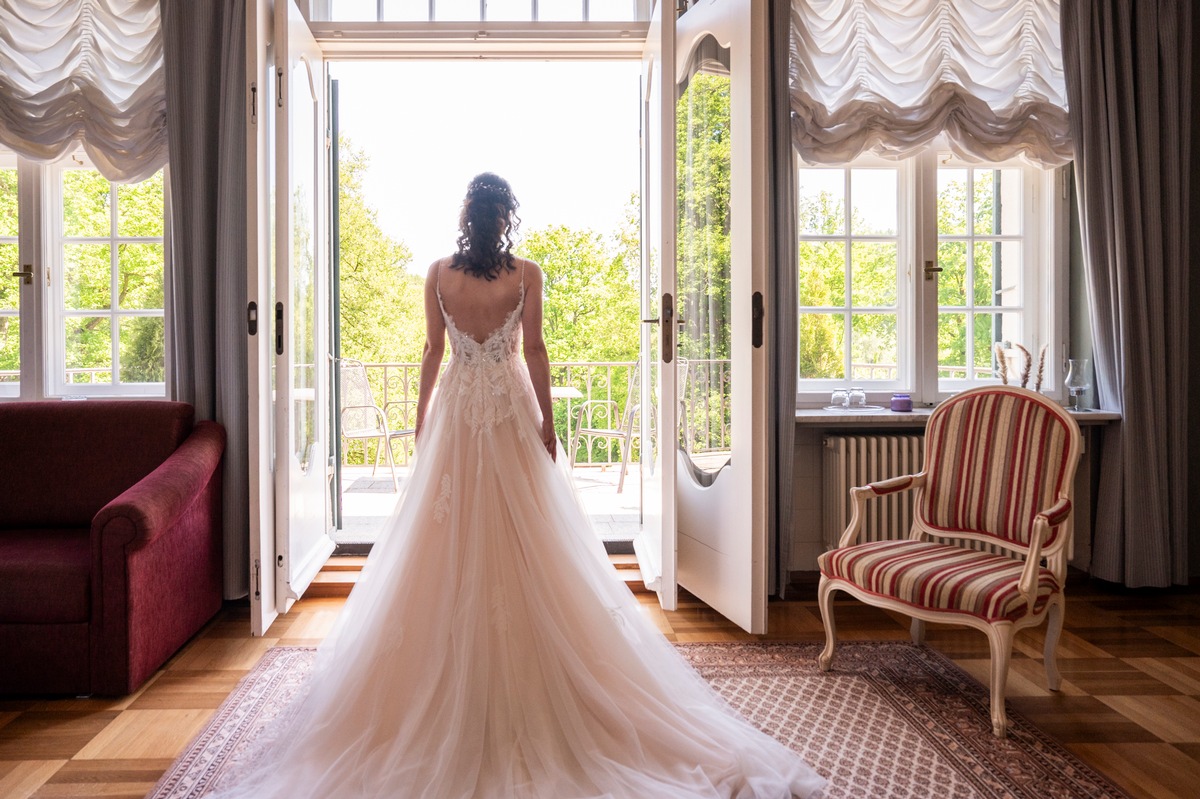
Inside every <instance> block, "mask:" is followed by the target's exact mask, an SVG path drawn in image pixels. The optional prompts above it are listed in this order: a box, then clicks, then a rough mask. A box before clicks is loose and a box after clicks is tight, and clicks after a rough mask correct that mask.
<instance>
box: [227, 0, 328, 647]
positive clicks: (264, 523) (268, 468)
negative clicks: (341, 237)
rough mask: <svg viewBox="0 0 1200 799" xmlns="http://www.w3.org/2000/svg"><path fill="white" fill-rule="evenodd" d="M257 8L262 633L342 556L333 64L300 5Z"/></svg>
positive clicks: (256, 504)
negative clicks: (332, 354) (333, 279)
mask: <svg viewBox="0 0 1200 799" xmlns="http://www.w3.org/2000/svg"><path fill="white" fill-rule="evenodd" d="M258 5H259V4H256V3H251V4H248V9H247V31H248V36H247V57H248V61H249V64H250V67H251V68H250V69H249V70H248V75H250V79H249V80H250V87H249V89H250V99H251V102H252V103H253V104H254V105H253V111H252V115H251V124H250V127H249V133H248V141H247V147H248V165H249V167H250V169H249V170H248V171H249V173H250V174H249V179H248V184H249V186H248V191H249V197H248V205H249V209H250V234H249V236H248V239H249V242H250V244H249V246H250V253H249V256H250V263H251V264H252V265H253V266H252V268H251V269H249V270H248V272H249V286H248V288H249V296H250V301H251V308H250V309H248V313H249V317H250V318H249V319H248V323H249V325H250V333H251V335H250V336H249V339H248V341H249V345H248V358H249V363H250V394H251V396H250V416H251V419H250V485H251V514H250V516H251V546H250V560H251V563H250V567H251V591H250V595H251V609H252V613H251V626H252V630H253V631H254V632H255V633H256V634H262V633H263V632H265V631H266V629H267V627H269V626H270V624H271V622H272V621H273V620H274V618H275V617H276V616H277V615H278V614H279V613H284V612H286V611H287V609H288V607H289V606H290V605H291V603H292V602H294V601H295V600H296V599H299V598H300V596H301V594H303V592H304V589H305V588H307V587H308V585H309V584H310V583H311V582H312V580H313V578H314V577H315V576H316V574H317V572H318V571H320V569H321V566H322V565H323V564H324V562H325V560H326V559H327V558H328V557H329V555H330V554H331V553H332V552H333V547H334V544H333V539H332V538H331V537H330V535H329V532H330V515H329V506H328V497H329V493H328V481H329V455H328V453H329V443H328V442H329V435H330V431H329V371H330V370H329V310H328V308H329V273H330V268H329V253H328V246H327V239H326V237H327V230H328V197H327V195H328V191H329V182H328V154H327V152H328V151H327V144H326V143H327V119H326V115H325V97H324V94H325V86H326V81H325V66H324V59H323V57H322V54H321V50H320V48H319V47H318V46H317V43H316V41H315V40H314V39H313V37H312V34H311V33H310V32H309V29H308V25H307V23H306V22H305V21H304V18H303V17H302V16H301V14H300V12H299V10H298V9H297V8H296V6H295V4H294V3H293V2H292V1H291V0H284V1H283V2H278V3H276V4H275V6H274V8H273V11H271V10H264V9H263V8H259V7H257V6H258Z"/></svg>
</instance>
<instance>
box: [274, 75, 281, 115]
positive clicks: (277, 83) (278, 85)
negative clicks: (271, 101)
mask: <svg viewBox="0 0 1200 799" xmlns="http://www.w3.org/2000/svg"><path fill="white" fill-rule="evenodd" d="M275 105H276V106H278V107H279V108H283V70H282V69H276V70H275Z"/></svg>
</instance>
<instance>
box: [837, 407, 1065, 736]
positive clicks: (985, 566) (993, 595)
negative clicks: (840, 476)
mask: <svg viewBox="0 0 1200 799" xmlns="http://www.w3.org/2000/svg"><path fill="white" fill-rule="evenodd" d="M1079 452H1080V436H1079V426H1078V425H1077V424H1076V423H1075V420H1074V419H1072V418H1071V417H1070V415H1069V414H1068V413H1067V412H1066V411H1065V410H1063V409H1062V408H1061V407H1060V406H1059V405H1058V404H1057V403H1055V402H1052V401H1050V400H1048V399H1046V398H1045V397H1043V396H1041V395H1040V394H1035V393H1034V392H1032V391H1028V390H1026V389H1023V388H1013V387H1009V386H985V387H982V388H976V389H971V390H968V391H964V392H962V393H960V394H958V395H956V396H954V397H953V398H951V399H949V400H946V401H945V402H943V403H942V404H941V405H939V406H938V407H937V409H936V410H934V412H933V413H932V414H931V415H930V417H929V423H928V426H927V427H926V431H925V464H924V467H923V469H922V471H921V472H920V473H918V474H913V475H904V476H901V477H894V478H891V479H889V480H882V481H880V482H877V483H872V484H871V485H868V486H864V487H861V488H853V489H851V490H850V496H851V498H852V499H853V501H854V513H853V516H852V517H851V519H850V524H849V526H847V527H846V531H845V532H844V533H842V538H841V541H840V542H839V544H838V547H837V548H836V549H833V550H830V551H829V552H826V553H824V554H823V555H821V556H820V557H819V558H818V559H817V563H818V565H819V566H820V568H821V582H820V586H819V587H818V589H817V599H818V603H819V605H820V607H821V620H822V622H823V623H824V625H825V649H824V651H823V652H821V655H820V658H819V664H820V667H821V669H822V670H825V671H828V670H829V668H830V666H831V664H832V661H833V653H834V647H835V646H836V644H837V633H836V629H835V627H834V623H833V593H834V592H835V591H845V592H846V593H848V594H850V595H851V596H853V597H855V598H857V599H858V600H860V601H862V602H865V603H866V604H868V605H874V606H877V607H881V608H886V609H889V610H894V611H898V612H900V613H903V614H905V615H906V616H909V617H911V618H912V638H913V641H914V643H921V640H922V638H923V637H924V632H925V622H927V621H932V622H941V623H944V624H964V625H967V626H969V627H974V628H975V629H977V630H982V631H983V632H984V633H985V634H986V635H987V638H988V643H989V645H990V649H991V680H990V682H991V720H992V732H993V734H994V735H995V736H996V737H997V738H1003V737H1004V736H1005V734H1006V733H1007V729H1008V716H1007V714H1006V713H1005V710H1004V690H1005V685H1006V683H1007V680H1008V663H1009V660H1010V658H1011V656H1012V646H1013V637H1014V635H1015V634H1016V633H1017V631H1019V630H1022V629H1024V628H1026V627H1036V626H1038V625H1040V624H1041V623H1042V622H1043V621H1044V622H1046V634H1045V647H1044V651H1043V655H1044V661H1045V668H1046V682H1047V683H1048V687H1049V688H1050V690H1052V691H1057V690H1058V687H1059V684H1060V680H1061V678H1060V677H1059V673H1058V667H1057V664H1056V663H1055V650H1056V648H1057V646H1058V638H1059V635H1060V634H1061V633H1062V628H1063V608H1064V603H1065V600H1064V599H1063V588H1064V587H1065V585H1066V578H1067V559H1068V557H1069V556H1070V546H1071V526H1070V524H1069V520H1070V516H1071V488H1072V483H1073V480H1074V475H1075V466H1076V464H1077V462H1078V460H1079ZM899 491H915V492H916V497H915V499H914V513H913V523H912V529H911V530H909V531H901V530H897V531H895V533H897V534H898V535H897V536H896V537H895V538H893V539H888V540H882V541H859V540H858V539H859V538H860V536H861V532H862V526H863V524H862V523H863V519H864V517H865V515H866V503H867V500H868V499H871V498H874V497H881V496H885V495H887V494H893V493H896V492H899ZM905 533H907V535H905Z"/></svg>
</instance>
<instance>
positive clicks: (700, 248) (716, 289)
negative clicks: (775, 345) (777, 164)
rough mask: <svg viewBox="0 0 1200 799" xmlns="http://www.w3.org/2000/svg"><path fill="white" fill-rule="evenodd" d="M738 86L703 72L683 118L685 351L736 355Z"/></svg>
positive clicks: (698, 356)
mask: <svg viewBox="0 0 1200 799" xmlns="http://www.w3.org/2000/svg"><path fill="white" fill-rule="evenodd" d="M729 91H730V81H729V77H728V76H727V75H709V74H705V73H697V74H695V75H693V76H692V77H691V79H690V80H689V82H688V87H687V90H686V91H685V92H684V93H683V95H682V96H681V97H680V99H679V102H678V105H677V113H676V117H675V119H676V144H677V149H676V154H677V158H676V187H677V193H676V198H677V200H676V201H677V220H678V238H677V257H678V271H677V285H676V293H677V296H678V297H679V314H680V316H681V318H682V319H683V320H684V323H683V325H682V326H681V328H680V331H679V345H678V352H679V356H680V357H681V358H688V359H693V360H709V359H726V358H728V357H729V355H730V276H731V258H732V253H731V249H730V246H731V245H730V235H729V234H730V209H729V203H730V197H731V192H730V168H731V164H732V161H731V154H730V153H731V151H730V146H731V144H732V139H731V136H730V119H729V111H730V96H729Z"/></svg>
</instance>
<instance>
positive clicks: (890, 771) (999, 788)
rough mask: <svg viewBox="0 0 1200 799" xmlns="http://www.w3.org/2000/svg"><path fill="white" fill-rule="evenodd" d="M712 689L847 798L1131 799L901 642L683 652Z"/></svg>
mask: <svg viewBox="0 0 1200 799" xmlns="http://www.w3.org/2000/svg"><path fill="white" fill-rule="evenodd" d="M678 648H679V651H680V652H681V653H682V654H683V656H684V657H685V658H687V659H688V660H689V661H691V663H692V664H693V665H694V666H695V667H696V669H697V670H698V671H699V672H700V673H701V674H702V675H704V677H705V679H707V680H708V681H709V682H710V683H711V684H712V685H713V687H714V688H716V690H717V691H718V692H720V694H721V695H722V696H724V697H725V698H726V699H727V700H728V701H729V703H730V704H731V705H733V706H734V707H735V708H737V709H738V710H739V711H740V712H741V713H742V714H744V715H745V716H746V717H747V718H748V719H750V720H751V721H753V722H754V723H755V724H756V725H757V726H758V727H760V728H761V729H763V730H765V731H766V732H768V733H770V734H771V735H774V736H775V737H776V738H778V739H779V740H780V741H783V742H784V743H786V744H787V745H788V746H790V747H792V748H793V749H795V750H796V751H797V752H799V753H800V754H801V755H803V756H804V758H805V759H806V760H807V761H808V762H809V763H811V764H812V765H813V766H814V767H815V768H816V769H817V771H819V772H820V773H821V774H822V775H824V776H825V777H827V778H828V779H829V786H828V787H827V788H826V790H825V794H824V796H825V797H826V798H827V799H835V797H836V798H840V797H871V798H872V799H873V798H874V797H897V798H899V797H905V798H911V799H928V797H933V796H937V797H964V798H965V797H1014V799H1022V798H1023V797H1028V798H1029V799H1045V798H1046V797H1094V798H1095V799H1099V798H1100V797H1127V794H1125V793H1124V792H1123V791H1122V790H1121V789H1120V788H1118V787H1117V786H1116V785H1114V784H1113V783H1112V782H1110V781H1109V780H1108V779H1107V778H1105V777H1104V776H1102V775H1101V774H1099V773H1097V772H1096V771H1095V770H1094V769H1092V768H1090V767H1089V766H1087V765H1085V764H1084V763H1083V762H1081V761H1080V760H1079V759H1078V758H1076V757H1075V756H1074V755H1072V754H1071V753H1070V752H1068V751H1067V750H1066V749H1065V748H1063V747H1062V746H1061V745H1059V744H1058V743H1056V742H1055V741H1054V740H1052V739H1051V738H1049V737H1048V736H1047V735H1045V734H1043V733H1042V732H1040V731H1038V730H1037V729H1036V728H1035V727H1034V726H1033V725H1032V724H1030V723H1029V722H1028V721H1026V720H1025V719H1024V718H1022V717H1021V716H1020V715H1018V714H1016V713H1014V712H1012V711H1010V712H1009V737H1008V738H1007V739H1006V740H1003V741H1001V740H997V739H996V738H995V737H993V736H992V733H991V721H990V717H989V715H988V694H987V689H986V688H985V687H983V686H982V685H980V684H979V683H978V682H976V681H975V679H974V678H972V677H971V676H970V675H968V674H967V673H966V672H964V671H962V670H961V669H960V668H958V666H956V665H955V664H954V663H953V662H951V661H950V660H948V659H947V658H945V657H944V656H942V655H940V654H938V653H937V652H934V651H933V650H931V649H927V648H924V647H916V646H911V645H908V644H898V643H862V642H845V643H842V644H839V646H838V651H837V657H836V659H835V661H834V670H833V671H831V672H828V673H822V672H821V671H819V670H818V669H817V666H816V656H817V652H818V651H820V646H819V645H817V644H772V643H748V644H744V643H735V644H679V645H678ZM314 652H315V650H314V649H311V648H300V647H276V648H273V649H271V650H270V651H268V652H267V654H266V655H265V656H264V657H263V659H262V661H261V662H260V663H259V664H258V666H256V667H255V668H254V670H253V671H251V672H250V674H248V675H247V676H246V678H245V679H244V680H242V682H241V683H240V684H239V685H238V687H237V688H236V689H235V690H234V692H233V693H232V694H230V696H229V698H228V699H227V700H226V701H225V703H224V704H223V705H222V706H221V707H220V708H219V709H218V710H217V712H216V714H215V715H214V716H213V719H212V721H211V722H209V724H208V726H207V727H206V728H205V729H204V730H203V731H202V732H201V733H200V735H198V736H197V737H196V740H195V741H193V742H192V744H191V745H190V746H189V747H188V749H187V751H185V752H184V753H183V755H182V756H181V757H180V758H179V759H178V760H177V761H176V762H175V764H174V765H173V766H172V767H171V768H170V769H169V770H168V771H167V773H166V774H165V775H164V776H163V778H162V780H161V781H160V782H159V784H158V786H157V787H156V788H155V790H154V792H153V793H152V794H151V797H153V799H168V798H169V799H183V798H184V797H188V799H194V798H195V797H201V796H204V795H205V794H207V793H208V792H209V791H210V790H211V789H212V788H213V787H214V785H215V784H216V783H217V781H218V780H219V778H220V776H221V774H222V773H224V772H225V771H226V770H228V769H229V768H230V767H235V766H236V764H237V762H238V760H239V759H240V756H242V755H244V754H245V752H246V751H247V749H248V748H249V746H250V745H251V744H252V743H253V742H254V740H255V738H256V737H257V735H258V734H259V733H260V731H261V730H262V728H263V726H264V725H265V724H266V723H267V722H269V721H270V720H271V719H273V718H274V717H275V716H276V715H278V713H279V712H280V711H281V710H282V709H283V708H284V707H285V706H286V704H287V701H288V699H289V698H290V697H291V696H292V695H294V694H295V692H296V691H297V689H299V688H300V686H301V685H302V684H303V682H304V680H305V678H306V677H307V675H308V673H309V669H310V667H311V665H312V660H313V655H314Z"/></svg>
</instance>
